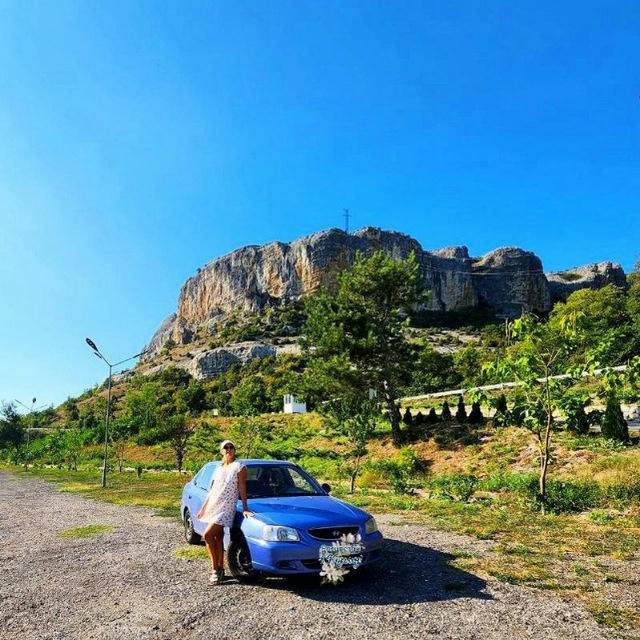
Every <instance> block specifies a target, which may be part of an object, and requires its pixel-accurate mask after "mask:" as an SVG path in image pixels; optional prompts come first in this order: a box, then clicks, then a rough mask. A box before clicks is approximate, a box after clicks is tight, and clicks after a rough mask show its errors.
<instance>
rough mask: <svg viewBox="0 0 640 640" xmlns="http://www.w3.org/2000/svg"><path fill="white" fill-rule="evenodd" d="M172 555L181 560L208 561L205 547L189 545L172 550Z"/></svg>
mask: <svg viewBox="0 0 640 640" xmlns="http://www.w3.org/2000/svg"><path fill="white" fill-rule="evenodd" d="M173 555H174V557H176V558H180V559H181V560H208V559H209V554H208V553H207V549H206V547H202V546H195V545H190V546H188V547H178V548H177V549H174V551H173Z"/></svg>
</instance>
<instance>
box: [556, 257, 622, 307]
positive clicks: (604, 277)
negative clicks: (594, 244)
mask: <svg viewBox="0 0 640 640" xmlns="http://www.w3.org/2000/svg"><path fill="white" fill-rule="evenodd" d="M547 280H548V281H549V289H550V291H551V301H552V302H558V301H565V300H566V299H567V298H568V297H569V296H570V295H571V294H572V293H573V292H574V291H578V289H600V288H601V287H605V286H607V285H608V284H614V285H616V286H618V287H625V286H626V285H627V278H626V276H625V273H624V270H623V268H622V266H620V265H619V264H617V263H616V262H596V263H593V264H587V265H585V266H583V267H576V268H575V269H567V270H566V271H554V272H553V273H548V274H547Z"/></svg>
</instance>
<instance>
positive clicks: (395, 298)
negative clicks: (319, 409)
mask: <svg viewBox="0 0 640 640" xmlns="http://www.w3.org/2000/svg"><path fill="white" fill-rule="evenodd" d="M422 288H423V283H422V278H421V275H420V265H419V264H418V262H417V259H416V255H415V252H411V254H410V255H409V256H408V258H406V259H404V260H394V259H393V258H392V257H391V255H390V254H389V253H387V252H385V251H382V250H379V251H375V252H374V253H372V254H371V255H370V256H368V257H366V256H365V255H364V254H363V253H362V252H360V251H358V252H357V253H356V256H355V260H354V263H353V265H352V267H351V269H347V270H345V271H342V272H341V273H339V274H338V276H337V291H335V292H333V293H332V292H330V291H329V290H328V289H327V288H326V287H324V288H323V289H322V290H321V292H320V293H318V294H316V295H313V296H309V297H307V298H306V300H305V310H306V315H307V320H306V323H305V326H304V329H303V334H304V335H303V339H302V346H303V348H304V350H305V354H306V355H307V356H308V357H309V369H308V372H309V375H310V376H311V377H312V378H313V379H314V380H315V381H316V383H319V384H321V385H322V389H323V391H324V393H325V394H328V397H329V398H331V397H332V396H334V395H337V396H340V395H342V393H344V392H345V391H346V392H349V393H360V394H366V391H367V388H373V389H376V390H377V391H378V392H379V393H380V394H381V397H382V398H383V399H384V403H385V406H386V408H387V413H388V415H389V420H390V423H391V434H392V438H393V443H394V445H395V446H400V445H401V442H402V434H401V429H400V422H401V418H400V412H399V410H398V408H397V406H396V399H397V389H398V388H399V387H401V386H402V385H404V384H407V383H408V382H409V381H410V379H411V369H412V362H413V360H414V356H415V354H414V348H413V347H412V345H411V344H410V343H409V341H408V340H407V337H406V328H407V326H408V323H409V314H410V313H411V311H412V310H414V309H415V307H416V305H417V304H418V303H419V302H420V301H421V300H424V299H425V298H424V297H423V294H422V293H421V292H422ZM325 397H327V396H325Z"/></svg>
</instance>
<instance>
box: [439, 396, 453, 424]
mask: <svg viewBox="0 0 640 640" xmlns="http://www.w3.org/2000/svg"><path fill="white" fill-rule="evenodd" d="M440 418H441V419H442V421H443V422H451V409H449V403H448V402H447V401H446V400H445V401H444V404H443V405H442V413H441V414H440Z"/></svg>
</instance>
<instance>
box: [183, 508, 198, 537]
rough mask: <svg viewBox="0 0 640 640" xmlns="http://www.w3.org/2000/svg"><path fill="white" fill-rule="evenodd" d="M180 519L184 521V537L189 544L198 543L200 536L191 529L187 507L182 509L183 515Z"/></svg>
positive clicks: (191, 523) (191, 524)
mask: <svg viewBox="0 0 640 640" xmlns="http://www.w3.org/2000/svg"><path fill="white" fill-rule="evenodd" d="M182 521H183V523H184V539H185V540H186V541H187V542H188V543H189V544H198V543H199V542H200V540H201V537H200V536H199V535H198V534H197V533H196V532H195V531H194V529H193V518H192V517H191V514H190V513H189V509H185V510H184V517H183V519H182Z"/></svg>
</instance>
